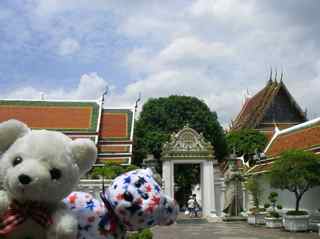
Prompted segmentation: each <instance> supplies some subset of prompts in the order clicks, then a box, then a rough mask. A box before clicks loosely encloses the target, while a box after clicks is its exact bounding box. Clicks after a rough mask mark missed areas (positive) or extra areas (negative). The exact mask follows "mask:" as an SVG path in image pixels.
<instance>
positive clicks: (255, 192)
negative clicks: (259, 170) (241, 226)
mask: <svg viewBox="0 0 320 239" xmlns="http://www.w3.org/2000/svg"><path fill="white" fill-rule="evenodd" d="M245 187H246V189H247V190H248V191H249V192H250V193H251V194H252V197H253V204H254V206H255V208H257V209H258V210H259V205H260V201H261V196H262V190H261V187H260V185H259V183H258V178H257V176H251V177H250V178H248V179H247V181H246V183H245Z"/></svg>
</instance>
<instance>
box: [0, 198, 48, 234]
mask: <svg viewBox="0 0 320 239" xmlns="http://www.w3.org/2000/svg"><path fill="white" fill-rule="evenodd" d="M28 218H31V219H32V220H34V221H35V222H37V223H38V224H40V225H41V226H42V227H47V226H49V225H51V224H52V218H51V216H50V214H49V212H48V209H46V208H45V207H44V205H41V204H39V203H36V202H28V203H24V204H19V203H18V202H17V201H13V202H12V203H11V204H10V206H9V209H8V210H7V211H6V212H5V214H4V215H3V216H2V217H1V221H0V235H7V234H9V233H10V232H12V231H13V230H14V229H15V228H16V227H17V226H18V225H20V224H22V223H23V222H25V221H26V220H27V219H28Z"/></svg>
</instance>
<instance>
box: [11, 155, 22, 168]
mask: <svg viewBox="0 0 320 239" xmlns="http://www.w3.org/2000/svg"><path fill="white" fill-rule="evenodd" d="M22 161H23V159H22V157H21V156H17V157H15V158H14V160H13V161H12V165H13V166H16V165H18V164H19V163H21V162H22Z"/></svg>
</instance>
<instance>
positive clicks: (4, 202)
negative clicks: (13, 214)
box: [0, 191, 9, 215]
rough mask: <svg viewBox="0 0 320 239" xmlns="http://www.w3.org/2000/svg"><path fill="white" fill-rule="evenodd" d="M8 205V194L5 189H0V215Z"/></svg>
mask: <svg viewBox="0 0 320 239" xmlns="http://www.w3.org/2000/svg"><path fill="white" fill-rule="evenodd" d="M8 205H9V198H8V194H7V192H5V191H0V215H2V214H3V213H4V212H5V211H6V210H7V209H8Z"/></svg>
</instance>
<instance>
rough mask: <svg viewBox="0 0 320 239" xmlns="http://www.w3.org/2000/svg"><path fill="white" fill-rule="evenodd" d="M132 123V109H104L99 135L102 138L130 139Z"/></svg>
mask: <svg viewBox="0 0 320 239" xmlns="http://www.w3.org/2000/svg"><path fill="white" fill-rule="evenodd" d="M132 123H133V113H132V111H130V110H127V109H126V110H119V109H117V110H111V109H104V110H103V114H102V119H101V129H100V137H101V139H104V140H132V139H131V137H132V135H131V129H132Z"/></svg>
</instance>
